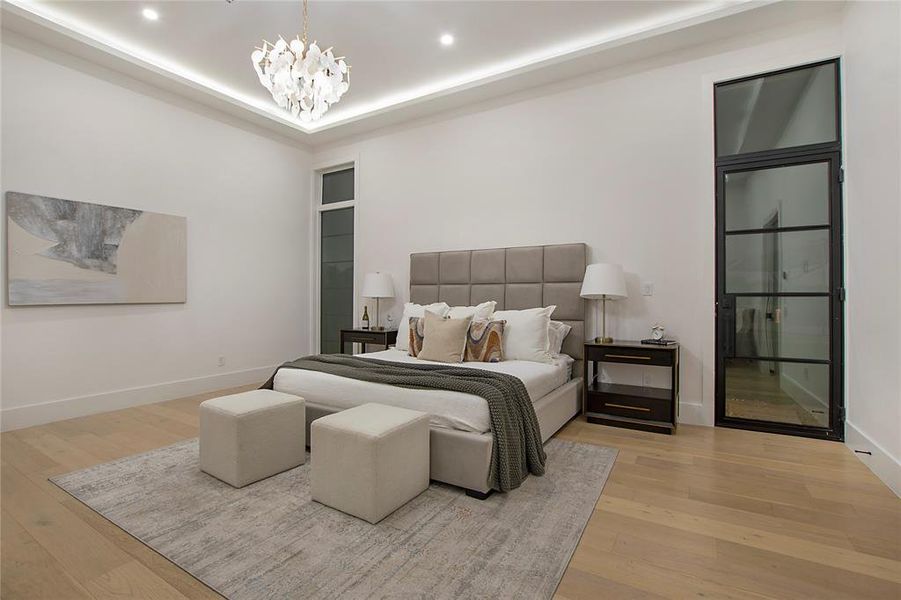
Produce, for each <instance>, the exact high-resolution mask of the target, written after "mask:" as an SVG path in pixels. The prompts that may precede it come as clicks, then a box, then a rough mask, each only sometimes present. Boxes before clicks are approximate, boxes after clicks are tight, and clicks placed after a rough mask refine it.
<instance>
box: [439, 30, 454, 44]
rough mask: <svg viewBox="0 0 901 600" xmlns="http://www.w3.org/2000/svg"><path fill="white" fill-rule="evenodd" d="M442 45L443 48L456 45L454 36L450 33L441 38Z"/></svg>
mask: <svg viewBox="0 0 901 600" xmlns="http://www.w3.org/2000/svg"><path fill="white" fill-rule="evenodd" d="M440 39H441V45H442V46H453V45H454V36H452V35H451V34H449V33H445V34H443V35H442V36H441V38H440Z"/></svg>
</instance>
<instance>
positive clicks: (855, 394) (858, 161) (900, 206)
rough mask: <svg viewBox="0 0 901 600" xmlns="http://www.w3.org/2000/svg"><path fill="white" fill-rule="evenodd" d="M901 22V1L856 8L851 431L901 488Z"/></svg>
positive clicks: (849, 76)
mask: <svg viewBox="0 0 901 600" xmlns="http://www.w3.org/2000/svg"><path fill="white" fill-rule="evenodd" d="M899 32H901V4H899V3H897V2H890V3H866V2H861V3H853V4H851V5H849V6H848V8H847V10H846V16H845V23H844V34H845V44H846V51H845V63H844V72H845V76H844V79H845V90H844V94H845V165H846V183H845V206H846V209H845V229H846V246H845V247H846V253H847V257H846V263H847V273H846V281H847V288H848V302H847V332H848V333H847V343H846V363H847V372H848V381H847V390H848V394H847V404H848V420H847V436H848V437H847V441H848V445H849V446H850V447H852V448H855V449H859V450H866V451H869V452H872V456H867V455H858V456H860V458H861V459H863V460H864V462H866V463H867V464H868V465H869V466H870V467H871V468H872V469H873V470H874V471H875V472H876V473H877V474H878V475H880V477H882V479H883V480H884V481H885V482H886V483H888V484H889V485H890V486H891V487H892V488H893V489H894V490H895V492H896V493H897V494H899V495H901V397H899V389H901V281H899V279H901V243H899V238H901V179H899V177H901V175H899V165H901V116H899V113H901V41H899V40H901V35H899Z"/></svg>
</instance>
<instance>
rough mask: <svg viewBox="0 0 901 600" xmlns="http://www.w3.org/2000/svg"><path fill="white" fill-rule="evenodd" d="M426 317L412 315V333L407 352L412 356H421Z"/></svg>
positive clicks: (410, 329)
mask: <svg viewBox="0 0 901 600" xmlns="http://www.w3.org/2000/svg"><path fill="white" fill-rule="evenodd" d="M424 328H425V319H424V318H423V317H410V328H409V331H410V334H409V341H410V343H409V344H407V353H408V354H409V355H410V356H419V352H420V351H421V350H422V340H423V339H424V338H425V333H424Z"/></svg>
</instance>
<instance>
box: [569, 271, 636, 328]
mask: <svg viewBox="0 0 901 600" xmlns="http://www.w3.org/2000/svg"><path fill="white" fill-rule="evenodd" d="M579 295H580V296H582V297H583V298H587V299H588V300H600V301H601V306H602V307H603V312H602V314H598V316H599V317H601V319H600V321H601V335H600V336H599V337H597V338H595V342H597V343H600V344H610V343H613V338H610V337H607V300H619V299H620V298H627V297H628V296H629V295H628V294H627V293H626V279H625V277H623V267H622V266H621V265H614V264H608V263H594V264H591V265H588V267H587V268H586V269H585V277H584V279H582V291H581V293H580V294H579Z"/></svg>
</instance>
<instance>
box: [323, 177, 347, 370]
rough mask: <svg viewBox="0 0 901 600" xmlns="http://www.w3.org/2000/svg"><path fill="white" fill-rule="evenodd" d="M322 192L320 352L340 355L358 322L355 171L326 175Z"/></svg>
mask: <svg viewBox="0 0 901 600" xmlns="http://www.w3.org/2000/svg"><path fill="white" fill-rule="evenodd" d="M320 190H321V196H320V208H319V351H320V352H322V353H323V354H336V353H339V352H341V350H342V349H341V348H340V347H339V341H338V340H339V335H338V333H339V331H340V330H341V329H348V328H350V327H352V326H353V322H354V206H353V201H354V169H353V168H349V169H347V168H345V169H341V170H339V171H330V172H326V173H322V174H321V185H320Z"/></svg>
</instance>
